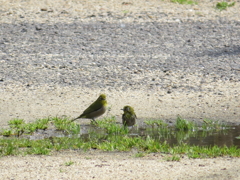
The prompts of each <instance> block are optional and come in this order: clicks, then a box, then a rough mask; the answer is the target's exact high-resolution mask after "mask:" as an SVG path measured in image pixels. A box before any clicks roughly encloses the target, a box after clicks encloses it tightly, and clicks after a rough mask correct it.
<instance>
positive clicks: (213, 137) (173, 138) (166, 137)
mask: <svg viewBox="0 0 240 180" xmlns="http://www.w3.org/2000/svg"><path fill="white" fill-rule="evenodd" d="M132 133H138V134H139V135H141V136H148V135H149V136H150V137H152V138H154V139H156V140H159V142H164V141H166V142H167V143H168V144H169V145H170V146H173V145H178V144H181V143H186V144H188V145H197V146H214V145H217V146H219V147H223V146H227V147H230V146H233V145H234V146H237V147H238V148H240V139H237V138H236V137H238V136H239V135H240V125H238V126H231V127H228V128H223V129H217V130H210V131H206V130H195V131H180V130H176V129H174V128H165V129H161V128H146V129H137V128H135V129H133V132H132Z"/></svg>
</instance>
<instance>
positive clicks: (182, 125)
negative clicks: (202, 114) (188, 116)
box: [176, 116, 197, 131]
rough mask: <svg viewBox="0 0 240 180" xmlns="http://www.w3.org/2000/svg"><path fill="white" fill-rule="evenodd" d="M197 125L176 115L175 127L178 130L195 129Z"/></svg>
mask: <svg viewBox="0 0 240 180" xmlns="http://www.w3.org/2000/svg"><path fill="white" fill-rule="evenodd" d="M196 128H197V126H196V125H195V124H194V123H193V122H190V121H187V120H185V119H182V118H181V117H180V116H178V117H177V122H176V129H177V130H180V131H191V130H194V129H196Z"/></svg>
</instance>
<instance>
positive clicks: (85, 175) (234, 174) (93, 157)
mask: <svg viewBox="0 0 240 180" xmlns="http://www.w3.org/2000/svg"><path fill="white" fill-rule="evenodd" d="M168 156H169V155H165V154H154V153H153V154H149V155H147V156H145V157H141V158H136V157H134V152H128V153H125V152H124V153H119V152H117V153H116V152H112V153H106V152H98V151H96V152H95V150H94V151H88V152H74V151H65V152H61V153H57V154H53V155H51V156H26V157H3V158H1V161H0V165H1V171H0V172H1V173H0V178H1V179H102V180H103V179H104V180H105V179H109V180H110V179H216V180H217V179H226V180H228V179H239V177H240V171H239V163H240V159H239V158H234V159H233V158H228V157H224V158H216V159H188V158H186V157H184V158H183V159H181V161H180V162H168V161H166V160H164V158H166V157H168ZM69 162H73V164H72V165H70V166H67V165H66V163H69Z"/></svg>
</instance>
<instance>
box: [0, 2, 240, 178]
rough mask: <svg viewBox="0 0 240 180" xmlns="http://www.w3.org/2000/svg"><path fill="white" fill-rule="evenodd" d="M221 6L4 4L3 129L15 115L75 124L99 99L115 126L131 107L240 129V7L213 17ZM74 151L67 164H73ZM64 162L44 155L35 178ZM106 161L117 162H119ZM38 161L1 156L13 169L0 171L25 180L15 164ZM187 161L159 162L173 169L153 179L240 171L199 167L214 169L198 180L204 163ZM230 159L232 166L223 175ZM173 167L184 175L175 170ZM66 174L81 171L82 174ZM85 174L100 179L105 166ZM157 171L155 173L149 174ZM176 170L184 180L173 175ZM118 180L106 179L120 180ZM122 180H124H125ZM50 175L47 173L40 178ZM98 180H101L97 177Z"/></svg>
mask: <svg viewBox="0 0 240 180" xmlns="http://www.w3.org/2000/svg"><path fill="white" fill-rule="evenodd" d="M216 3H217V1H198V4H197V5H179V4H174V3H171V2H164V1H156V0H153V1H142V0H140V1H134V0H133V1H126V2H124V1H119V0H116V1H100V0H98V1H91V2H88V1H86V2H82V1H60V0H58V1H54V0H48V1H46V3H43V2H42V1H40V2H39V1H36V0H29V1H14V2H11V1H3V0H0V6H1V10H0V15H1V19H0V23H1V26H0V29H1V30H0V92H1V96H0V124H1V126H2V127H4V126H6V125H7V122H8V121H9V120H10V119H13V118H16V117H17V118H23V119H25V120H26V121H34V120H36V119H37V118H44V117H47V116H62V115H66V116H68V117H71V118H73V117H76V116H78V115H79V114H80V113H81V112H82V111H83V110H84V109H85V107H86V106H88V105H89V104H90V103H91V102H92V101H94V100H95V99H96V98H97V97H98V95H99V94H100V93H106V94H107V98H108V102H109V105H110V107H111V110H110V111H109V112H108V114H106V116H109V115H114V116H117V117H118V119H119V120H120V117H121V113H122V112H121V110H120V109H121V108H122V107H123V106H124V105H126V104H129V105H131V106H133V107H134V108H135V110H136V113H137V116H138V117H139V119H140V120H141V119H146V118H156V119H163V120H169V121H173V120H175V119H176V116H177V115H178V114H179V115H181V116H182V117H184V118H186V119H190V120H195V121H201V120H202V119H203V118H210V119H213V120H223V121H227V122H232V123H237V124H239V123H240V111H239V108H240V93H239V89H240V31H239V29H240V19H239V17H240V13H239V8H240V6H239V3H238V2H237V3H236V4H235V5H234V6H233V7H231V8H228V10H227V11H218V10H216V9H214V6H215V5H216ZM71 153H72V152H70V155H69V156H74V154H71ZM62 156H65V154H63V155H57V156H51V157H44V158H45V160H44V161H42V164H43V166H41V167H42V168H41V169H40V170H39V171H36V172H38V174H41V173H42V174H44V173H45V171H48V170H49V168H47V167H48V165H46V164H45V163H47V162H51V161H52V159H55V161H58V160H60V159H62ZM108 156H110V157H111V158H113V159H114V155H112V156H111V154H110V155H107V157H106V158H108ZM41 158H42V157H39V156H37V157H24V158H22V157H5V158H3V159H4V161H3V162H9V165H10V167H6V166H4V167H5V168H7V169H5V170H9V172H10V173H9V174H10V175H9V174H8V176H5V175H6V174H4V173H6V172H5V170H2V174H1V175H4V176H5V177H6V178H5V179H7V178H8V179H11V177H12V179H24V178H23V177H26V179H31V176H30V174H31V173H32V172H28V173H27V174H28V175H26V176H21V175H23V172H24V170H22V171H20V173H19V174H18V175H17V176H14V175H13V174H14V172H16V171H15V168H16V165H12V164H15V163H16V162H19V163H20V164H22V163H23V164H24V163H26V161H27V162H31V163H33V164H32V165H33V167H34V166H37V165H36V164H35V163H36V161H39V160H40V159H41ZM75 158H77V157H73V159H74V161H77V160H76V159H75ZM94 158H96V159H101V155H99V154H98V153H97V154H95V155H94ZM127 158H128V156H126V159H127ZM23 159H25V160H23ZM135 160H136V162H137V163H136V162H135V163H133V164H135V165H136V166H134V168H136V171H137V170H138V168H139V167H138V166H137V165H139V164H142V165H144V163H145V162H147V163H150V164H151V163H153V162H152V161H148V160H141V159H132V160H131V162H132V161H133V162H134V161H135ZM85 161H87V163H91V161H88V160H85ZM185 161H189V166H185V165H184V163H182V162H181V163H179V164H178V163H173V162H162V161H158V160H156V161H155V162H154V163H153V164H154V165H156V164H157V165H158V166H162V165H161V164H162V163H163V164H165V165H166V164H167V165H166V167H170V168H169V170H167V171H166V172H167V173H165V174H162V172H159V173H160V174H161V175H162V176H157V175H156V173H151V174H152V176H151V179H157V178H158V177H159V178H163V179H190V178H195V179H197V178H200V177H202V178H203V177H204V178H206V179H207V178H210V179H214V178H215V179H219V177H224V178H225V177H226V179H227V178H228V179H229V177H231V179H234V178H236V179H237V177H238V176H239V172H238V171H231V175H229V173H224V172H228V170H227V171H225V169H224V168H227V169H228V168H230V169H234V167H237V165H238V164H239V159H231V160H229V159H227V158H217V159H207V160H199V161H201V162H207V163H209V164H211V166H210V167H211V168H210V167H209V166H208V167H209V168H210V169H209V171H208V172H207V174H205V173H206V172H204V173H203V174H202V176H201V175H197V174H198V173H200V174H201V172H202V170H201V168H200V167H201V165H199V164H198V162H197V161H198V160H197V161H195V160H186V159H184V162H185ZM230 161H231V163H230V164H229V166H231V167H229V166H228V167H225V166H224V164H227V163H228V162H230ZM3 162H2V163H3ZM213 162H216V163H213ZM31 163H30V164H31ZM111 163H112V164H113V166H110V167H111V168H113V169H116V168H117V167H116V159H115V160H113V161H111ZM168 163H169V164H168ZM175 164H177V166H176V167H178V168H176V169H174V171H173V169H172V168H171V167H175ZM200 164H201V163H200ZM219 164H220V166H221V167H220V168H219ZM235 164H236V165H235ZM131 165H132V163H129V164H128V165H126V166H127V167H128V166H131ZM165 165H164V166H165ZM29 166H30V165H28V164H25V165H24V166H21V167H23V168H28V167H29ZM57 166H58V165H57ZM117 166H118V165H117ZM119 166H120V165H119ZM223 166H224V167H223ZM21 167H20V166H18V167H17V168H20V169H21ZM53 167H55V165H53ZM106 167H108V166H106ZM190 167H192V168H193V169H192V171H193V172H194V173H195V174H194V175H192V176H191V174H187V173H184V172H185V171H186V170H187V169H189V168H190ZM69 168H71V169H75V168H76V169H75V170H76V171H77V168H79V167H78V166H75V165H74V166H70V167H69ZM88 168H90V169H91V168H92V169H91V172H96V173H99V172H101V168H99V167H97V168H96V167H95V168H94V167H88ZM104 168H105V166H104ZM152 168H153V167H152V166H149V170H150V169H152ZM159 168H160V167H159ZM221 168H222V169H223V170H222V171H221ZM120 169H121V168H120ZM58 170H59V168H58ZM99 170H100V171H99ZM217 170H219V171H217ZM111 171H113V170H111ZM122 171H124V170H123V169H122ZM122 171H121V172H122ZM50 172H55V171H52V170H50ZM67 172H68V171H67ZM117 172H120V171H117ZM117 172H116V173H117ZM137 172H138V171H137ZM149 172H150V171H149ZM175 172H176V174H179V176H174V174H175ZM187 172H189V171H187ZM233 172H234V173H233ZM106 173H107V172H106ZM189 173H190V172H189ZM214 173H215V174H214ZM232 173H233V174H232ZM157 174H158V173H157ZM15 175H16V174H15ZM62 175H63V174H61V173H59V172H58V173H57V175H56V178H57V179H60V178H62V179H64V178H65V176H62ZM66 175H70V174H69V173H66ZM112 175H113V176H109V178H110V179H111V177H116V176H114V173H112ZM122 175H123V173H122V174H121V176H120V177H119V179H120V178H121V179H123V178H124V176H122ZM128 175H129V174H128ZM145 175H147V176H142V177H139V176H137V175H136V176H135V175H134V174H131V176H129V179H149V178H148V177H150V175H149V173H148V174H145ZM158 175H159V174H158ZM208 175H209V176H208ZM223 175H224V176H223ZM20 177H21V178H20ZM50 177H51V176H49V174H46V176H41V177H39V179H51V178H50ZM66 177H68V176H66ZM72 177H73V178H72V179H76V177H77V176H75V175H74V176H72ZM89 178H92V177H91V176H86V179H89ZM95 178H97V179H105V178H104V176H103V178H99V176H97V174H96V175H95ZM124 179H127V178H124Z"/></svg>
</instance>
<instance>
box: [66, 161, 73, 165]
mask: <svg viewBox="0 0 240 180" xmlns="http://www.w3.org/2000/svg"><path fill="white" fill-rule="evenodd" d="M73 164H74V162H73V161H68V162H65V166H71V165H73Z"/></svg>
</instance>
